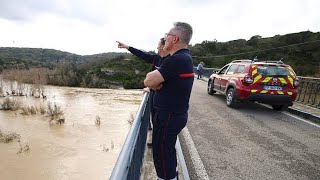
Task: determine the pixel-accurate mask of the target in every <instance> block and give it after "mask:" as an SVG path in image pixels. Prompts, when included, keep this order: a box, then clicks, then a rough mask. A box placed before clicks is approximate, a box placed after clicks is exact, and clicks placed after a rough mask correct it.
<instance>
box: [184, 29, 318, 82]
mask: <svg viewBox="0 0 320 180" xmlns="http://www.w3.org/2000/svg"><path fill="white" fill-rule="evenodd" d="M190 49H191V52H192V55H193V57H194V58H193V60H194V64H198V63H199V62H201V61H203V62H204V63H205V65H206V67H216V68H221V67H222V66H223V65H225V64H226V63H228V62H231V61H232V60H235V59H254V58H255V57H257V58H258V60H280V59H283V60H282V61H284V62H285V63H286V64H290V65H291V66H292V67H293V69H294V70H295V71H296V73H297V74H298V75H301V76H320V33H319V32H317V33H313V32H310V31H304V32H299V33H292V34H286V35H282V36H281V35H275V36H273V37H267V38H263V37H261V36H259V35H256V36H252V37H251V38H250V39H249V40H247V41H246V40H245V39H238V40H233V41H228V42H217V41H216V40H214V41H207V40H206V41H203V42H202V43H199V44H195V45H193V46H191V47H190Z"/></svg>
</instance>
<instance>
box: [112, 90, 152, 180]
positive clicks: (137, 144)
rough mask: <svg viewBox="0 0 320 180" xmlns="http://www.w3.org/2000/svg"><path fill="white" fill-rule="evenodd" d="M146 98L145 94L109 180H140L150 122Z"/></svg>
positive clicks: (147, 95)
mask: <svg viewBox="0 0 320 180" xmlns="http://www.w3.org/2000/svg"><path fill="white" fill-rule="evenodd" d="M148 98H149V93H145V94H144V96H143V99H142V101H141V104H140V106H139V109H138V112H137V114H136V117H135V119H134V121H133V122H132V126H131V129H130V131H129V133H128V136H127V138H126V140H125V143H124V144H123V147H122V149H121V152H120V155H119V157H118V160H117V162H116V165H115V166H114V168H113V171H112V174H111V176H110V180H127V179H129V180H131V179H132V180H136V179H140V175H141V173H140V170H141V167H142V163H143V156H144V151H145V146H146V141H147V133H148V132H147V131H148V125H149V120H150V106H149V102H150V101H149V100H148Z"/></svg>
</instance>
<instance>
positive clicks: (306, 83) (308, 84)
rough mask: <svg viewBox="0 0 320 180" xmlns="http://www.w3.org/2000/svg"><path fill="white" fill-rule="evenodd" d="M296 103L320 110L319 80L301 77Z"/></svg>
mask: <svg viewBox="0 0 320 180" xmlns="http://www.w3.org/2000/svg"><path fill="white" fill-rule="evenodd" d="M299 79H300V86H299V87H298V91H299V93H298V96H297V98H296V101H297V102H299V103H302V104H306V105H310V106H313V107H316V108H319V109H320V78H310V77H301V76H299Z"/></svg>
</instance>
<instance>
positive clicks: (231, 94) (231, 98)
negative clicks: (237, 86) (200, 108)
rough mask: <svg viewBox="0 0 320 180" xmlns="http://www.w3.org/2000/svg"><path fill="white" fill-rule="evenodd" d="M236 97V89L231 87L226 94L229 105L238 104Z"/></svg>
mask: <svg viewBox="0 0 320 180" xmlns="http://www.w3.org/2000/svg"><path fill="white" fill-rule="evenodd" d="M236 101H237V100H236V97H235V90H234V88H230V89H229V90H228V92H227V96H226V103H227V106H228V107H231V108H232V107H235V106H236V104H237V103H236Z"/></svg>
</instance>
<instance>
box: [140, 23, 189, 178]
mask: <svg viewBox="0 0 320 180" xmlns="http://www.w3.org/2000/svg"><path fill="white" fill-rule="evenodd" d="M192 32H193V31H192V27H191V26H190V25H189V24H187V23H184V22H177V23H175V24H174V27H173V28H172V29H171V30H170V31H169V32H168V33H166V42H165V45H164V48H163V49H164V50H165V51H167V52H169V53H170V56H169V57H167V58H166V60H165V61H164V62H163V63H162V64H161V66H160V68H158V69H156V70H154V71H152V72H150V73H148V74H147V76H146V79H145V80H144V85H145V86H147V87H150V88H158V89H159V90H157V91H156V92H155V95H154V102H153V104H154V108H155V118H154V127H153V133H152V150H153V161H154V166H155V168H156V172H157V176H158V179H159V180H162V179H165V180H176V179H177V176H178V172H177V170H176V168H177V155H176V149H175V144H176V140H177V136H178V134H179V133H180V131H181V130H182V129H183V128H184V127H185V126H186V124H187V120H188V109H189V99H190V94H191V90H192V85H193V81H194V73H193V63H192V57H191V55H190V51H189V50H188V49H187V48H188V44H189V42H190V40H191V37H192Z"/></svg>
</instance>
